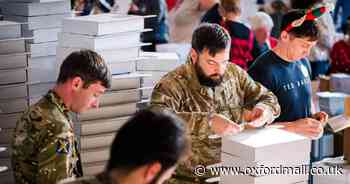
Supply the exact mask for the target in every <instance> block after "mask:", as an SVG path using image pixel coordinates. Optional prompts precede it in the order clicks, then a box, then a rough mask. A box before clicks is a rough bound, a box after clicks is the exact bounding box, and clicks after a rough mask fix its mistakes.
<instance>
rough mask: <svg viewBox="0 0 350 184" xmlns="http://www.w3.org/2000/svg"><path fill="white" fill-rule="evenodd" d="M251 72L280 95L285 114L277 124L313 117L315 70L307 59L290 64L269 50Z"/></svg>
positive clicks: (258, 60)
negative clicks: (312, 79)
mask: <svg viewBox="0 0 350 184" xmlns="http://www.w3.org/2000/svg"><path fill="white" fill-rule="evenodd" d="M248 73H249V75H250V76H251V77H252V78H253V79H254V80H256V81H258V82H260V83H261V84H262V85H264V86H265V87H266V88H268V89H270V90H271V91H272V92H273V93H274V94H275V95H276V96H277V98H278V102H279V104H280V106H281V115H280V117H278V118H277V119H276V120H275V121H276V122H285V121H295V120H298V119H301V118H306V117H310V116H311V98H312V91H311V80H310V74H311V67H310V63H309V61H308V60H307V59H301V60H299V61H294V62H287V61H285V60H283V59H282V58H280V57H279V56H278V55H276V54H275V53H274V52H273V51H267V52H266V53H264V54H262V55H261V56H260V57H258V58H257V59H256V61H255V62H254V63H253V65H252V66H251V67H250V69H249V70H248Z"/></svg>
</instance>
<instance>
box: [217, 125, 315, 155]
mask: <svg viewBox="0 0 350 184" xmlns="http://www.w3.org/2000/svg"><path fill="white" fill-rule="evenodd" d="M276 137H278V139H276ZM295 148H298V149H297V150H296V149H295ZM310 148H311V141H310V140H308V139H307V138H305V137H303V136H300V135H297V134H293V133H290V132H287V131H284V130H281V129H277V128H265V129H261V130H245V131H243V132H241V133H239V134H237V135H233V136H227V137H224V138H222V152H226V153H229V154H231V155H236V156H239V157H240V158H241V159H245V160H247V161H263V160H267V161H273V160H277V161H279V160H283V159H285V158H286V155H289V154H291V153H293V154H309V153H310V151H311V150H310ZM277 152H278V154H276V153H277Z"/></svg>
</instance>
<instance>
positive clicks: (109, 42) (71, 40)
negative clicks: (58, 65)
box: [58, 31, 141, 50]
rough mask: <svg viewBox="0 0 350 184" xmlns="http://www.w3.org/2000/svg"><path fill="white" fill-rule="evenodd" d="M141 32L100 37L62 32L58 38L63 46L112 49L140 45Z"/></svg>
mask: <svg viewBox="0 0 350 184" xmlns="http://www.w3.org/2000/svg"><path fill="white" fill-rule="evenodd" d="M140 33H141V32H137V31H134V32H125V33H119V34H114V35H104V36H98V37H96V36H88V35H82V34H73V33H60V34H59V35H58V38H59V45H60V46H61V47H75V48H86V49H92V50H111V49H119V48H129V47H132V46H135V45H139V44H140V43H141V42H140Z"/></svg>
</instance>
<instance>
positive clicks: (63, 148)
mask: <svg viewBox="0 0 350 184" xmlns="http://www.w3.org/2000/svg"><path fill="white" fill-rule="evenodd" d="M71 147H72V146H71V145H70V143H69V140H68V139H62V138H58V140H57V143H56V153H58V154H70V153H71Z"/></svg>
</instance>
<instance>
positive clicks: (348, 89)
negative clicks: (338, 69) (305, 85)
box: [330, 73, 350, 94]
mask: <svg viewBox="0 0 350 184" xmlns="http://www.w3.org/2000/svg"><path fill="white" fill-rule="evenodd" d="M330 86H331V91H334V92H341V93H347V94H350V75H348V74H343V73H336V74H332V75H331V79H330Z"/></svg>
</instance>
